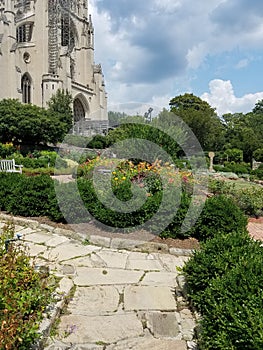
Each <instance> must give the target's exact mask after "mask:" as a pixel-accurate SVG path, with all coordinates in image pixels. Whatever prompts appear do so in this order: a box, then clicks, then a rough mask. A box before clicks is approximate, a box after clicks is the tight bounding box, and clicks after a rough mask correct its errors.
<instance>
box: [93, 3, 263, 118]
mask: <svg viewBox="0 0 263 350" xmlns="http://www.w3.org/2000/svg"><path fill="white" fill-rule="evenodd" d="M229 9H231V11H229ZM261 11H262V0H255V1H254V2H253V3H252V2H251V0H242V1H238V0H209V1H207V0H200V1H199V2H198V6H197V5H196V2H194V1H193V0H184V1H182V0H143V1H142V0H134V1H131V0H111V1H109V0H89V12H90V13H91V14H92V18H93V23H94V26H95V61H96V62H97V63H101V64H102V69H103V72H104V74H105V81H106V89H107V91H108V97H109V103H110V104H115V105H116V104H119V103H124V102H125V103H126V102H127V101H138V102H140V103H145V102H146V103H148V104H150V105H152V104H154V105H161V104H163V107H167V108H168V102H169V100H170V99H171V98H173V97H174V96H176V95H177V94H179V93H180V94H183V93H184V92H186V91H188V92H193V93H195V92H194V91H192V90H193V89H192V85H195V86H196V87H197V89H198V84H197V83H196V82H197V79H201V80H202V79H206V80H207V79H208V80H209V79H213V78H214V77H222V76H224V77H226V78H232V77H230V76H229V77H228V76H227V75H223V74H224V72H226V71H227V69H229V71H230V72H231V70H232V72H235V74H236V73H237V71H236V69H239V71H238V74H240V77H242V76H241V74H242V72H243V71H242V68H245V67H247V66H248V65H249V68H250V69H251V67H253V64H254V63H255V62H256V60H255V59H254V58H253V59H251V55H247V52H246V50H249V49H250V48H252V49H256V50H261V46H262V45H261V41H262V36H263V23H262V21H259V20H258V18H260V16H261V14H262V12H261ZM246 14H248V19H249V21H243V18H244V17H246ZM242 50H244V52H243V51H242ZM226 52H227V55H231V53H232V52H233V53H234V54H235V57H234V59H233V60H229V61H228V60H225V61H224V62H222V61H221V62H220V65H222V64H223V65H224V71H223V72H222V74H219V71H218V66H219V65H218V63H217V66H216V67H215V66H212V63H211V61H212V60H211V58H215V57H216V55H217V54H219V55H221V57H223V55H224V54H225V53H226ZM253 54H254V53H252V56H253ZM246 57H248V58H246ZM233 62H236V66H235V67H234V65H233ZM204 63H205V65H204ZM229 65H231V70H230V68H229ZM200 67H201V68H203V71H202V74H204V75H203V76H200V75H198V73H199V72H198V69H199V68H200ZM206 68H207V70H206V71H205V70H204V69H206ZM233 68H236V69H233ZM200 71H201V70H200ZM220 73H221V72H220ZM257 74H258V73H257ZM193 76H196V77H197V79H196V80H195V82H194V81H193V79H192V77H193ZM250 79H251V80H252V79H253V78H252V77H251V76H250ZM240 81H244V79H243V80H241V79H240ZM201 83H202V86H203V82H202V81H201ZM209 88H210V92H207V93H205V94H203V95H202V96H205V98H207V99H209V100H210V101H211V103H210V102H209V103H210V104H211V105H213V106H215V107H217V109H218V113H219V114H222V113H226V112H233V113H234V112H237V111H244V112H246V111H249V110H251V109H252V108H253V106H254V104H255V102H256V101H257V100H258V99H260V98H262V95H261V94H262V93H261V92H259V93H258V94H246V95H245V96H243V97H241V98H238V97H236V96H235V92H234V91H233V87H232V84H231V82H230V81H223V80H212V81H211V82H210V86H209ZM255 88H256V87H255ZM199 91H200V89H199ZM178 92H179V93H178Z"/></svg>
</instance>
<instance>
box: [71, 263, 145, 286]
mask: <svg viewBox="0 0 263 350" xmlns="http://www.w3.org/2000/svg"><path fill="white" fill-rule="evenodd" d="M142 276H143V271H128V270H122V269H109V268H105V269H103V268H89V267H77V276H76V278H74V283H75V284H76V285H77V286H93V285H114V284H134V283H138V282H139V280H140V278H141V277H142Z"/></svg>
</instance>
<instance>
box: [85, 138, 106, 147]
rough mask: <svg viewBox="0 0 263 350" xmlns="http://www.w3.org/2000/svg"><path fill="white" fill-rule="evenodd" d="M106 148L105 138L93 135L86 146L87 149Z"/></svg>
mask: <svg viewBox="0 0 263 350" xmlns="http://www.w3.org/2000/svg"><path fill="white" fill-rule="evenodd" d="M107 146H108V140H107V137H106V136H103V135H95V136H93V137H92V139H91V141H89V143H88V144H87V148H96V149H104V148H106V147H107Z"/></svg>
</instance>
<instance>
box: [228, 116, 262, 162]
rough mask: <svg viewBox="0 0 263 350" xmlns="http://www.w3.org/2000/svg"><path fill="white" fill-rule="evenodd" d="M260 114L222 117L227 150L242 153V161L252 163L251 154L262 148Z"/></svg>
mask: <svg viewBox="0 0 263 350" xmlns="http://www.w3.org/2000/svg"><path fill="white" fill-rule="evenodd" d="M262 120H263V119H262V114H261V113H255V112H251V113H247V114H242V113H234V114H226V115H224V121H225V126H226V134H225V138H226V145H227V148H238V149H240V150H242V151H243V154H244V160H245V161H246V162H250V163H251V162H252V158H253V153H254V152H255V151H256V150H257V149H259V148H261V147H262V140H263V122H262Z"/></svg>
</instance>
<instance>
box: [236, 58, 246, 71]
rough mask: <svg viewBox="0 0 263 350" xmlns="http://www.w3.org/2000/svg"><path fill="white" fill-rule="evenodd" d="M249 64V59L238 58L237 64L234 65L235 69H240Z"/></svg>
mask: <svg viewBox="0 0 263 350" xmlns="http://www.w3.org/2000/svg"><path fill="white" fill-rule="evenodd" d="M248 65H249V59H248V58H243V59H242V60H240V61H239V62H238V63H237V64H236V67H235V68H237V69H242V68H245V67H247V66H248Z"/></svg>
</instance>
